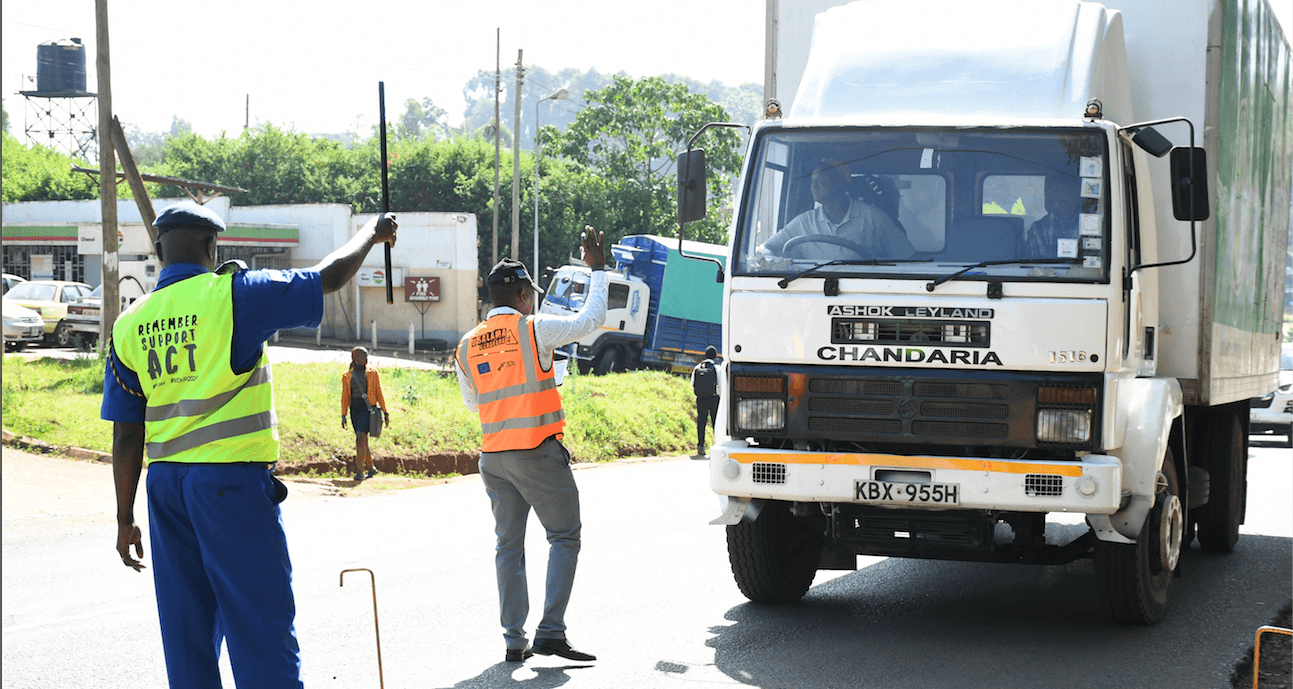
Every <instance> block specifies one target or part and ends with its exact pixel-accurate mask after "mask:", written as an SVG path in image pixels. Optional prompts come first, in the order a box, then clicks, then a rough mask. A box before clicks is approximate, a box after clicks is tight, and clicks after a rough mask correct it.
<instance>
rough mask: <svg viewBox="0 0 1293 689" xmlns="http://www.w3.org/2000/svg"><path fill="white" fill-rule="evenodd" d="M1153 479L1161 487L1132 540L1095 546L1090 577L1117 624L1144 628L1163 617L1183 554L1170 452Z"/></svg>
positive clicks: (1181, 507)
mask: <svg viewBox="0 0 1293 689" xmlns="http://www.w3.org/2000/svg"><path fill="white" fill-rule="evenodd" d="M1159 476H1160V478H1159V481H1160V482H1161V483H1165V484H1166V487H1165V488H1163V489H1162V490H1161V492H1159V493H1158V496H1157V499H1156V500H1155V503H1154V509H1152V510H1150V511H1149V516H1148V517H1147V518H1146V519H1145V526H1144V528H1142V529H1141V532H1140V537H1139V538H1137V539H1136V542H1135V543H1106V542H1104V541H1096V542H1095V575H1096V578H1097V579H1098V580H1099V582H1100V588H1101V590H1102V592H1103V594H1104V598H1105V600H1106V602H1107V603H1108V604H1109V609H1110V611H1111V612H1112V613H1113V619H1114V621H1116V622H1119V623H1121V624H1140V625H1150V624H1154V623H1155V622H1157V621H1158V619H1159V618H1160V617H1162V616H1163V612H1164V611H1166V610H1167V595H1168V592H1170V591H1171V589H1172V576H1173V571H1174V570H1175V569H1176V566H1177V563H1178V562H1179V561H1180V557H1181V551H1182V550H1183V547H1182V542H1183V540H1184V532H1185V505H1183V504H1181V500H1180V483H1178V482H1177V480H1176V465H1175V462H1174V460H1173V459H1172V453H1171V451H1170V450H1169V451H1168V453H1167V456H1166V457H1164V458H1163V470H1162V471H1161V472H1160V474H1159Z"/></svg>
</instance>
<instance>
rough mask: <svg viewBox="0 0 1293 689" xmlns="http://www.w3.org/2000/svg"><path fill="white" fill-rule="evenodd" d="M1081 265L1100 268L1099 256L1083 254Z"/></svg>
mask: <svg viewBox="0 0 1293 689" xmlns="http://www.w3.org/2000/svg"><path fill="white" fill-rule="evenodd" d="M1082 267H1083V268H1100V267H1101V265H1100V257H1099V256H1083V257H1082Z"/></svg>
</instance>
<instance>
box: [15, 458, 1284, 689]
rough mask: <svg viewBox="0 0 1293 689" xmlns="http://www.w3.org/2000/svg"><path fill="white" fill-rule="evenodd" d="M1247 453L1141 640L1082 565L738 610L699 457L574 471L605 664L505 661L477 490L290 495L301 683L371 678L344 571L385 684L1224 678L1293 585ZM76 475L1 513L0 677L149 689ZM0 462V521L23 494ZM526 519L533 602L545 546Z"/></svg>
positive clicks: (132, 583)
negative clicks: (1218, 537) (1226, 504)
mask: <svg viewBox="0 0 1293 689" xmlns="http://www.w3.org/2000/svg"><path fill="white" fill-rule="evenodd" d="M4 452H5V457H6V461H5V465H6V467H8V466H11V465H13V466H17V463H16V462H11V461H10V460H9V457H10V453H11V452H13V451H12V450H11V449H9V448H6V449H5V450H4ZM1250 464H1251V473H1250V479H1249V486H1250V496H1249V510H1250V512H1249V518H1248V524H1246V525H1245V526H1244V528H1243V537H1242V538H1241V540H1240V543H1239V546H1238V548H1237V550H1236V552H1234V553H1232V554H1230V555H1225V556H1221V555H1213V554H1205V553H1202V552H1200V551H1199V550H1198V549H1197V546H1196V547H1195V548H1194V549H1192V550H1191V551H1189V552H1188V553H1187V554H1186V555H1185V556H1184V560H1183V562H1184V577H1183V578H1182V579H1179V580H1177V581H1176V584H1175V588H1174V590H1173V594H1172V595H1173V601H1172V607H1171V609H1170V610H1169V612H1168V615H1167V617H1166V618H1165V619H1164V620H1163V621H1162V622H1161V623H1160V624H1159V625H1157V626H1155V627H1151V628H1131V627H1120V626H1116V625H1113V624H1112V623H1110V622H1109V621H1108V620H1107V617H1106V615H1105V613H1104V611H1103V609H1102V607H1101V605H1100V602H1099V599H1098V598H1097V594H1096V584H1095V581H1094V577H1093V574H1092V565H1091V562H1090V561H1089V560H1088V561H1080V562H1075V563H1071V564H1069V565H1065V566H1059V567H1044V566H1009V565H991V564H966V563H955V562H935V561H920V560H901V559H885V558H865V559H864V560H865V561H864V562H863V563H861V564H863V565H865V566H864V567H863V568H862V569H860V570H859V571H857V572H851V573H825V572H823V573H819V575H818V579H817V582H816V585H815V586H814V587H813V588H812V590H811V591H810V592H809V593H808V595H807V596H806V597H805V599H804V601H803V602H802V603H800V604H797V605H787V606H764V605H754V604H751V603H748V602H747V601H745V599H744V598H743V597H741V595H740V593H739V592H738V591H737V589H736V586H735V584H734V583H733V582H732V578H731V574H730V571H729V569H728V564H727V558H726V552H725V546H724V533H723V530H722V529H721V528H720V527H713V526H708V525H707V524H706V522H707V521H708V520H709V519H711V518H713V517H714V516H716V515H717V513H718V505H717V501H716V500H715V498H714V497H713V496H712V495H711V494H710V492H709V490H708V488H707V482H706V476H705V472H706V466H705V463H704V462H700V461H688V460H682V459H677V460H672V461H644V462H634V463H629V462H625V463H617V464H614V465H609V466H599V467H593V468H588V469H581V470H579V471H577V472H576V478H577V481H578V483H579V486H580V490H581V492H582V496H583V519H584V545H583V553H582V556H581V560H580V569H579V576H578V580H577V582H576V589H575V593H574V597H573V600H572V603H571V606H570V610H569V613H568V619H567V621H568V623H569V625H570V629H569V633H570V638H571V641H572V643H573V644H574V645H575V646H576V647H577V648H581V649H583V650H587V651H590V652H592V653H595V654H597V655H598V656H599V657H600V659H599V660H598V661H597V662H596V663H592V664H577V663H568V662H566V661H561V660H559V659H555V658H545V657H539V656H536V657H535V658H533V659H531V660H530V661H528V662H526V663H525V664H524V665H523V666H522V665H514V664H507V663H504V662H502V656H503V642H502V635H501V630H500V629H499V627H498V625H497V614H498V613H497V594H496V589H495V584H494V574H493V533H492V520H491V518H490V515H489V507H488V501H487V499H486V497H485V495H484V491H483V489H482V488H481V485H480V482H479V480H478V478H477V477H464V478H463V479H460V480H457V481H454V482H451V483H447V484H444V485H439V486H432V487H427V488H418V489H413V490H406V491H393V492H391V493H389V494H383V495H378V496H374V497H365V498H340V497H328V496H318V495H308V494H304V493H303V492H297V493H294V494H293V496H292V497H290V498H289V499H288V501H287V502H286V503H284V508H283V513H284V522H285V524H286V528H287V532H288V539H289V543H290V547H291V551H292V560H293V565H294V568H295V590H296V595H297V605H298V609H299V613H298V617H297V629H298V634H299V637H300V642H301V648H302V656H303V673H304V679H305V681H306V684H307V686H311V687H376V686H378V681H379V677H378V662H377V648H376V642H375V636H376V634H375V629H374V616H373V598H372V589H371V588H370V584H369V579H368V575H367V574H366V573H363V572H356V573H350V574H346V575H345V584H344V586H342V585H340V583H339V581H340V576H341V571H342V570H344V569H349V568H369V569H371V570H372V571H373V572H374V573H375V577H376V593H377V605H378V615H379V616H380V617H379V624H380V635H381V661H382V667H383V673H382V674H383V679H384V683H385V686H386V687H392V688H396V687H463V688H466V687H510V686H516V687H522V686H524V687H537V688H546V687H561V686H569V687H572V688H574V687H595V688H598V689H604V688H606V687H633V688H635V689H636V688H639V687H644V688H651V687H685V686H743V685H749V686H758V687H768V688H772V687H796V688H801V687H994V688H997V687H1038V686H1047V687H1096V686H1099V687H1157V686H1173V687H1229V686H1230V682H1229V679H1230V671H1231V668H1232V666H1233V665H1234V663H1235V661H1236V660H1238V659H1239V658H1240V657H1241V656H1242V655H1243V653H1244V651H1245V650H1246V649H1247V647H1248V646H1249V645H1251V643H1252V637H1253V633H1254V632H1255V630H1256V629H1257V627H1259V626H1261V625H1262V624H1266V623H1267V622H1269V621H1270V619H1271V618H1272V617H1273V615H1274V614H1275V611H1276V610H1277V609H1278V608H1279V607H1280V605H1282V604H1283V603H1286V602H1288V601H1289V600H1290V597H1291V596H1293V591H1291V588H1293V583H1291V582H1293V504H1291V503H1290V498H1289V487H1290V486H1291V485H1293V458H1291V457H1290V456H1289V452H1288V451H1287V450H1286V449H1279V448H1273V447H1255V448H1254V450H1253V453H1252V458H1251V462H1250ZM91 469H92V471H91V472H90V473H91V474H94V472H97V475H95V476H93V477H92V478H91V479H90V480H92V481H96V482H101V483H102V486H103V491H104V493H105V495H107V496H109V497H108V498H107V501H106V502H105V503H101V504H95V505H90V506H82V507H73V506H72V505H66V506H65V507H64V508H63V509H59V508H58V507H54V508H49V507H47V508H44V509H40V510H37V509H25V510H22V512H24V513H23V514H18V513H17V512H18V510H14V511H13V512H11V511H10V510H9V509H6V515H5V519H4V545H3V558H2V565H3V628H2V633H3V637H4V643H3V686H4V687H13V688H15V689H18V688H22V689H28V688H31V689H37V688H41V687H100V688H105V689H111V688H114V687H131V688H132V689H134V688H137V687H158V686H164V685H165V669H164V666H163V663H162V654H161V646H160V637H159V634H158V631H157V615H156V609H155V600H154V597H153V586H152V578H151V570H149V571H147V572H145V573H144V574H139V573H136V572H133V571H131V570H129V569H127V568H126V567H123V566H122V565H121V564H120V560H119V559H118V558H117V556H116V554H115V551H114V550H113V541H114V539H115V529H114V527H113V523H112V514H111V509H110V505H111V502H110V492H111V488H110V485H111V478H110V476H111V472H110V469H107V468H106V467H104V466H102V465H98V466H92V467H91ZM105 470H106V471H105ZM8 471H9V470H8V468H6V469H5V473H6V475H5V476H4V478H5V481H4V488H5V491H6V495H5V500H6V507H7V508H8V502H9V501H10V497H11V495H10V492H9V491H10V490H11V483H12V484H13V489H14V490H18V485H19V484H18V483H17V482H15V481H13V480H12V479H14V477H13V476H11V475H9V474H8ZM28 498H29V499H30V496H28ZM37 502H39V500H37ZM17 504H22V503H19V502H17V501H15V505H17ZM105 504H106V505H108V506H109V507H108V508H106V509H105V508H104V506H103V505H105ZM140 512H141V513H142V510H140ZM531 523H532V528H531V533H530V535H529V553H530V563H531V572H530V580H531V582H530V583H531V589H532V591H533V592H534V595H533V596H532V605H533V608H534V609H535V610H536V611H537V609H539V608H540V607H541V603H540V602H539V601H540V597H541V595H542V577H543V568H544V561H545V559H546V543H545V542H544V541H543V538H542V529H541V528H540V527H539V526H538V524H537V522H536V521H533V520H532V522H531ZM144 528H145V530H146V531H147V528H148V526H147V524H146V523H145V524H144ZM1057 528H1061V529H1062V528H1065V527H1063V526H1060V527H1057ZM1073 528H1076V527H1073ZM532 617H533V618H534V619H536V620H537V612H535V613H533V614H532ZM222 663H223V665H224V666H225V667H224V671H225V677H226V678H225V686H228V687H232V686H233V682H232V675H230V674H229V672H228V667H227V665H228V663H227V660H225V661H222Z"/></svg>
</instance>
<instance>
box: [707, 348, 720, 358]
mask: <svg viewBox="0 0 1293 689" xmlns="http://www.w3.org/2000/svg"><path fill="white" fill-rule="evenodd" d="M716 356H718V350H717V349H714V345H710V346H708V347H706V348H705V358H707V359H713V358H714V357H716Z"/></svg>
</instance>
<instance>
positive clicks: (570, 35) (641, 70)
mask: <svg viewBox="0 0 1293 689" xmlns="http://www.w3.org/2000/svg"><path fill="white" fill-rule="evenodd" d="M107 1H108V24H109V45H110V48H111V59H112V66H111V74H112V100H113V111H114V112H115V113H116V114H117V116H118V117H119V118H121V121H122V122H123V123H124V124H126V125H127V126H130V125H134V126H136V127H139V128H140V129H141V130H142V131H144V132H165V131H169V130H170V127H171V121H172V118H173V117H174V116H179V117H180V118H183V119H184V120H187V121H188V122H189V123H190V124H191V125H192V126H193V129H194V131H196V132H197V133H198V134H201V135H203V136H217V135H219V134H220V133H221V132H228V133H229V134H230V135H231V136H236V135H237V134H238V133H239V132H240V131H241V130H242V127H243V124H244V122H246V121H247V120H248V119H250V123H251V124H252V125H255V124H257V123H262V122H272V123H274V125H276V126H279V127H284V128H290V129H294V130H296V131H300V132H305V133H309V134H332V133H343V132H348V131H350V132H356V133H359V134H361V135H367V134H368V133H370V132H371V131H372V129H371V127H372V126H373V125H375V124H376V123H377V117H378V98H377V84H378V82H379V81H380V82H384V83H385V87H386V109H387V118H388V119H394V118H396V117H398V115H399V113H401V112H403V109H404V108H403V103H404V102H405V100H406V99H408V98H415V99H418V100H421V99H422V98H424V97H430V98H431V99H432V101H433V102H434V103H435V104H436V105H437V106H438V107H440V108H443V109H444V110H446V111H447V113H448V120H449V123H450V124H454V125H456V124H460V123H461V122H462V119H463V110H464V108H465V101H464V100H463V97H462V89H463V86H464V85H465V84H466V83H467V81H468V80H469V79H471V78H472V77H474V76H475V75H476V73H477V72H478V71H479V70H486V71H492V70H493V69H494V66H495V63H496V59H498V60H501V62H502V65H503V68H504V69H506V68H507V67H508V66H510V65H512V64H514V63H515V62H516V58H517V50H518V49H522V50H524V55H523V64H525V65H538V66H541V67H543V68H544V69H546V70H548V71H549V72H553V73H555V72H557V71H559V70H561V69H564V68H567V67H573V68H577V69H581V70H587V69H590V68H596V69H597V70H598V71H600V72H603V73H608V74H614V73H618V72H620V71H624V72H627V73H628V74H629V75H630V76H633V77H635V78H637V77H644V76H653V75H659V74H668V73H674V74H679V75H682V76H687V77H691V78H694V79H697V80H700V81H703V82H708V81H714V80H717V81H720V82H722V83H724V84H726V85H728V86H737V85H740V84H743V83H749V82H754V83H762V81H763V51H764V20H765V0H645V1H638V2H616V1H614V0H611V1H608V0H367V1H366V2H358V3H309V2H299V1H298V2H288V1H287V0H220V2H215V3H199V2H185V1H181V2H176V1H175V0H107ZM781 1H782V2H793V1H794V0H781ZM1271 5H1272V7H1273V8H1274V9H1275V13H1276V15H1277V17H1278V18H1279V19H1280V21H1281V24H1282V25H1283V27H1284V29H1285V35H1290V32H1291V31H1293V0H1271ZM329 7H336V8H337V9H324V8H329ZM94 13H95V2H94V0H13V1H10V2H4V3H0V29H2V32H0V33H2V35H0V47H2V48H3V60H2V61H0V72H2V73H3V83H2V87H3V94H4V105H5V109H6V110H7V111H8V112H9V117H10V125H11V131H22V129H23V126H24V123H25V118H26V116H27V113H26V109H27V105H26V104H25V103H24V99H23V97H22V96H19V95H17V93H18V91H21V90H31V89H33V88H34V85H35V75H36V46H38V45H39V44H41V43H43V42H45V41H49V40H54V39H66V38H71V37H79V38H81V39H82V41H83V43H85V45H86V68H87V70H86V71H87V89H88V90H90V91H97V90H98V87H97V81H96V72H95V66H94V65H95V54H96V45H95V34H96V30H95V17H94ZM496 32H501V40H500V43H501V48H497V47H496V40H495V39H496V35H497V34H496ZM496 56H498V57H497V58H496ZM25 77H30V78H31V81H30V82H27V81H25ZM561 86H564V84H537V83H530V84H527V85H526V87H525V88H527V89H536V92H539V93H542V95H547V94H548V93H551V92H552V90H554V89H556V88H560V87H561ZM512 87H513V85H512V84H509V85H507V88H509V89H510V88H512ZM248 103H249V105H248ZM555 105H556V106H557V107H560V108H564V109H576V108H578V107H579V104H578V103H575V102H571V101H558V102H557V103H555ZM248 110H249V111H250V112H249V113H248Z"/></svg>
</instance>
